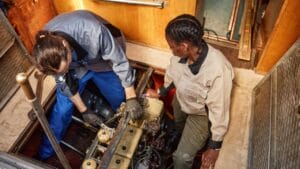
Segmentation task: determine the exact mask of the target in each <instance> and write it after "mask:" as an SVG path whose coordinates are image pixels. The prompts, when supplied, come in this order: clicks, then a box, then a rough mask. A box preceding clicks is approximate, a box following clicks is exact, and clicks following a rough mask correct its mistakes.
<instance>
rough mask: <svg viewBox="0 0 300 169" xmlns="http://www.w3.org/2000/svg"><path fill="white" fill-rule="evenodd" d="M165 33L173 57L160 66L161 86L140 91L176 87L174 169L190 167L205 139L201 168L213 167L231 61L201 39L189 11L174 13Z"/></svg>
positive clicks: (225, 117) (225, 114)
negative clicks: (162, 71)
mask: <svg viewBox="0 0 300 169" xmlns="http://www.w3.org/2000/svg"><path fill="white" fill-rule="evenodd" d="M165 33H166V40H167V42H168V44H169V46H170V48H171V50H172V52H173V54H174V55H175V56H173V57H172V58H171V63H170V65H169V66H168V68H167V70H166V74H165V79H164V85H163V86H162V87H161V88H160V89H159V90H158V91H155V90H153V89H149V90H148V91H147V93H146V96H148V97H160V96H165V95H167V93H168V90H169V89H170V88H172V87H175V88H176V94H175V96H174V99H173V102H172V105H173V109H174V116H175V125H176V127H177V129H178V130H179V132H181V133H182V135H181V138H180V141H179V144H178V147H177V149H176V151H175V152H174V153H173V161H174V168H175V169H183V168H185V169H188V168H191V167H192V164H193V159H194V157H195V155H196V153H197V151H198V150H199V149H201V148H203V147H204V146H205V145H206V143H207V146H208V149H207V150H206V151H205V152H204V154H203V156H202V164H201V169H208V168H214V165H215V162H216V160H217V158H218V155H219V151H220V148H221V146H222V141H223V138H224V135H225V133H226V132H227V129H228V123H229V107H230V95H231V89H232V80H233V78H234V73H233V69H232V66H231V64H230V63H229V62H228V60H227V59H226V58H225V56H224V55H223V54H222V53H221V52H220V51H219V50H217V49H215V48H213V47H212V46H210V45H208V44H207V43H206V42H205V41H204V40H203V39H202V36H203V27H202V25H201V24H200V22H199V21H198V20H197V19H196V18H195V17H194V16H191V15H188V14H183V15H180V16H178V17H176V18H174V19H173V20H171V21H170V22H169V23H168V25H167V27H166V29H165ZM209 126H210V128H209Z"/></svg>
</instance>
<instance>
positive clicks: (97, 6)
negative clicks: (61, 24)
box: [54, 0, 196, 48]
mask: <svg viewBox="0 0 300 169" xmlns="http://www.w3.org/2000/svg"><path fill="white" fill-rule="evenodd" d="M54 4H55V7H56V9H57V11H58V13H62V12H67V11H72V10H76V9H88V10H91V11H93V12H95V13H97V14H98V15H100V16H102V17H103V18H105V19H106V20H108V21H109V22H111V23H112V24H114V25H116V26H117V27H119V28H120V29H121V30H122V31H123V32H124V33H125V36H126V38H127V39H128V40H130V41H134V42H136V43H141V44H146V45H148V46H153V47H158V48H169V47H168V45H167V42H166V40H165V37H164V29H165V27H166V25H167V23H168V22H169V21H170V20H171V19H172V18H174V17H176V16H177V15H179V14H182V13H188V14H192V15H194V14H195V8H196V0H188V1H183V0H168V1H167V5H166V7H164V8H163V9H159V8H157V7H149V6H141V5H129V4H121V3H112V2H103V1H101V0H98V1H96V0H72V1H66V2H64V3H61V1H60V0H54Z"/></svg>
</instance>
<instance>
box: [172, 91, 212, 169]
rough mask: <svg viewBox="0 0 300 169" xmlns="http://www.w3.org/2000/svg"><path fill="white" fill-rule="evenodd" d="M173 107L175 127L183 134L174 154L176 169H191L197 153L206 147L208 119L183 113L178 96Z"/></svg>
mask: <svg viewBox="0 0 300 169" xmlns="http://www.w3.org/2000/svg"><path fill="white" fill-rule="evenodd" d="M172 106H173V110H174V116H175V125H176V127H177V129H178V130H179V131H180V132H182V136H181V139H180V141H179V144H178V147H177V149H176V151H175V152H174V153H173V161H174V169H190V168H191V167H192V165H193V160H194V157H195V155H196V153H197V151H198V150H200V149H201V148H203V147H204V145H205V143H206V140H207V139H208V137H209V132H208V117H207V116H201V115H190V114H189V115H188V114H186V113H184V112H182V111H181V109H180V105H179V103H178V101H177V98H176V95H175V96H174V99H173V102H172Z"/></svg>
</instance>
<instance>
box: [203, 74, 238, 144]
mask: <svg viewBox="0 0 300 169" xmlns="http://www.w3.org/2000/svg"><path fill="white" fill-rule="evenodd" d="M232 78H233V75H232V74H231V72H229V71H228V72H225V73H222V74H220V75H219V76H216V78H215V79H214V81H213V82H212V87H211V89H210V90H209V91H208V96H207V100H206V105H207V107H208V111H209V114H208V116H209V120H210V122H211V132H212V137H211V140H212V141H215V142H220V141H223V138H224V135H225V134H226V132H227V129H228V124H229V109H230V95H231V89H232Z"/></svg>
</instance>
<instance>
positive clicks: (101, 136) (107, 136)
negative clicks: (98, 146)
mask: <svg viewBox="0 0 300 169" xmlns="http://www.w3.org/2000/svg"><path fill="white" fill-rule="evenodd" d="M113 134H114V133H113V132H111V131H110V130H106V129H100V130H99V131H98V133H97V138H98V141H99V142H100V143H103V144H108V143H109V141H110V140H111V138H112V137H113Z"/></svg>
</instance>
